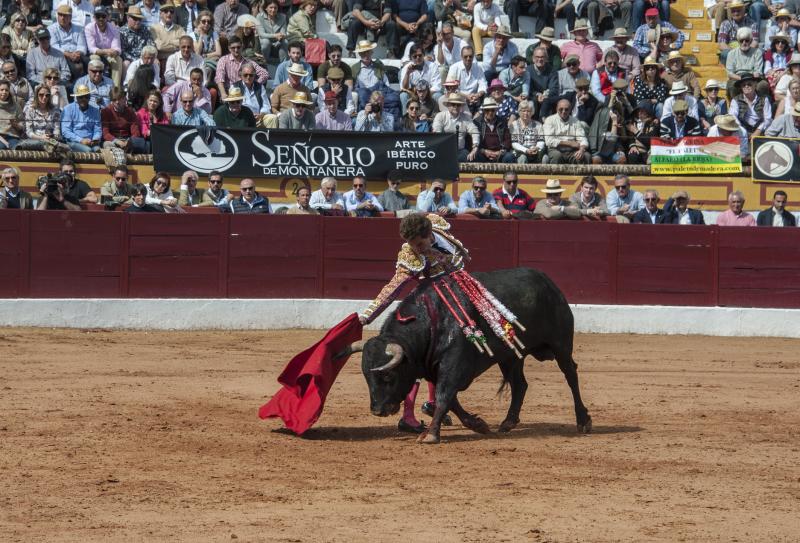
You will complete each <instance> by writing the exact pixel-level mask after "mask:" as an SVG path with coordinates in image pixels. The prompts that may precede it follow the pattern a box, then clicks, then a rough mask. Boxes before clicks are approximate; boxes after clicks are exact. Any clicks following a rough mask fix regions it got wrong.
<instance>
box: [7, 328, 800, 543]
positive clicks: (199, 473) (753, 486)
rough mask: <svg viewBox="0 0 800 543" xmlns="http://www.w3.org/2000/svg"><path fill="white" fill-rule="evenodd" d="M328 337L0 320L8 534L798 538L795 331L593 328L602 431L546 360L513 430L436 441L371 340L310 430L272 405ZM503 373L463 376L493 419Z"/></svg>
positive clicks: (530, 371)
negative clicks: (420, 438) (286, 375)
mask: <svg viewBox="0 0 800 543" xmlns="http://www.w3.org/2000/svg"><path fill="white" fill-rule="evenodd" d="M320 336H321V332H318V331H293V332H280V333H261V332H253V333H228V332H193V333H157V332H149V333H145V332H136V333H130V332H110V331H95V330H84V331H78V330H75V331H70V330H32V329H6V330H3V331H1V332H0V389H2V395H0V413H1V414H0V473H2V483H0V540H2V541H56V540H57V541H81V542H84V541H109V540H114V541H116V540H126V541H143V540H144V541H150V540H158V541H162V540H170V541H174V540H182V541H230V540H232V539H236V540H239V541H287V542H298V541H303V542H305V541H314V542H315V541H343V542H350V541H370V542H374V541H425V542H440V541H454V542H461V541H475V542H486V541H511V542H516V541H580V542H584V541H637V542H638V541H653V540H658V541H692V542H694V541H741V542H751V541H752V542H755V541H759V542H760V541H764V542H766V541H770V542H774V541H797V540H798V539H800V514H798V511H800V462H799V461H798V459H800V437H798V428H799V427H800V410H799V409H798V407H800V341H794V340H779V339H720V338H708V337H663V336H662V337H654V336H599V335H581V336H578V337H577V338H576V345H577V353H576V356H575V358H576V360H577V361H578V364H579V371H580V376H581V386H582V390H583V394H584V400H585V402H586V404H587V406H588V408H589V411H590V413H591V414H592V416H593V418H594V432H593V433H592V434H591V435H588V436H582V435H577V434H576V432H575V426H574V415H573V410H572V404H571V399H570V394H569V389H568V387H567V385H566V383H565V382H564V380H563V378H562V376H561V373H560V372H559V371H558V368H557V367H556V365H555V364H554V363H552V362H551V363H546V364H540V363H537V362H535V361H529V362H528V364H527V372H526V375H527V378H528V381H529V383H530V388H529V389H528V396H527V402H526V403H525V406H524V408H523V411H522V424H521V425H520V427H519V428H518V429H516V430H515V431H513V432H512V433H510V434H508V435H496V434H495V435H491V436H479V435H477V434H473V433H471V432H469V431H467V430H465V429H463V428H461V427H460V426H456V427H452V428H446V429H445V430H444V432H443V434H442V437H443V443H442V444H441V445H439V446H421V445H417V444H416V443H415V442H414V438H413V437H412V436H408V435H400V434H398V432H397V431H396V426H395V425H396V422H397V420H396V419H395V418H394V417H392V418H391V419H379V418H376V417H373V416H371V415H370V414H369V412H368V396H367V389H366V385H365V383H364V379H363V377H362V376H361V373H360V366H359V362H360V359H359V358H357V357H356V358H354V359H352V360H351V361H350V363H349V364H348V366H347V367H346V368H345V369H344V371H343V372H342V375H341V376H340V378H339V381H338V382H337V384H336V386H335V387H334V389H333V390H332V392H331V395H330V397H329V401H328V405H327V407H326V411H325V413H324V414H323V416H322V418H321V419H320V421H319V423H318V426H317V427H316V428H315V429H313V430H311V431H310V432H309V433H308V436H307V438H305V439H301V438H297V437H294V436H292V435H288V434H286V433H282V432H277V431H275V430H277V429H278V428H279V427H280V422H279V421H276V420H271V421H261V420H259V419H258V418H257V416H256V411H257V409H258V407H259V406H260V405H261V404H262V403H263V402H265V401H266V400H267V399H268V398H269V397H270V396H271V394H272V393H273V392H275V391H276V390H277V383H276V381H275V378H276V376H277V375H278V373H279V372H280V370H281V369H282V368H283V366H284V364H285V363H286V361H287V360H288V359H289V358H290V357H291V356H292V355H293V354H295V353H296V352H298V351H299V350H301V349H302V348H305V347H307V346H308V345H310V344H311V343H313V342H315V341H316V340H317V339H318V338H319V337H320ZM499 380H500V378H499V372H497V371H496V370H491V371H490V372H488V373H487V374H485V375H484V376H482V377H481V378H480V379H479V380H478V381H477V382H476V383H475V384H474V385H473V387H472V388H471V389H470V390H469V391H467V392H466V393H463V394H462V395H461V400H462V403H463V404H464V405H465V406H466V407H467V408H468V409H471V410H473V411H476V412H478V413H479V414H481V415H482V416H484V418H486V420H487V421H488V422H490V424H492V425H493V426H494V427H496V425H497V424H499V422H500V421H501V420H502V418H503V416H504V414H505V410H506V408H507V401H508V399H507V398H497V397H496V396H495V391H496V389H497V386H498V384H499ZM424 418H425V419H426V420H427V417H424Z"/></svg>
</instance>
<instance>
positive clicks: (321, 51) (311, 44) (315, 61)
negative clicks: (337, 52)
mask: <svg viewBox="0 0 800 543" xmlns="http://www.w3.org/2000/svg"><path fill="white" fill-rule="evenodd" d="M305 45H306V52H305V57H306V62H308V63H309V64H311V65H312V66H313V67H315V68H316V67H318V66H319V65H320V64H322V63H323V62H325V60H327V58H328V42H326V41H325V40H323V39H322V38H310V39H307V40H306V42H305Z"/></svg>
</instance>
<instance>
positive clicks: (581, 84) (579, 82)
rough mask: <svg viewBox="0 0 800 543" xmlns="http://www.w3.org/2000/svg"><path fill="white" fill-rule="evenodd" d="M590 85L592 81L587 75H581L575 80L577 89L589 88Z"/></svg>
mask: <svg viewBox="0 0 800 543" xmlns="http://www.w3.org/2000/svg"><path fill="white" fill-rule="evenodd" d="M589 85H591V81H589V80H588V79H586V78H585V77H580V78H578V79H576V80H575V88H576V89H588V88H589Z"/></svg>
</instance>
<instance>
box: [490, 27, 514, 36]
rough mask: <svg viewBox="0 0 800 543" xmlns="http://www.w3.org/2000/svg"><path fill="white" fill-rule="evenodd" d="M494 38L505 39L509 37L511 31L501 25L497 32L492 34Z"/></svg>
mask: <svg viewBox="0 0 800 543" xmlns="http://www.w3.org/2000/svg"><path fill="white" fill-rule="evenodd" d="M494 35H495V36H504V37H506V38H510V37H511V30H509V28H508V27H507V26H506V25H501V26H500V27H499V28H498V29H497V31H495V33H494Z"/></svg>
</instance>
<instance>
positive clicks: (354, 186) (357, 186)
mask: <svg viewBox="0 0 800 543" xmlns="http://www.w3.org/2000/svg"><path fill="white" fill-rule="evenodd" d="M353 188H354V189H358V188H364V184H363V183H362V184H359V185H357V184H355V183H353Z"/></svg>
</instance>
